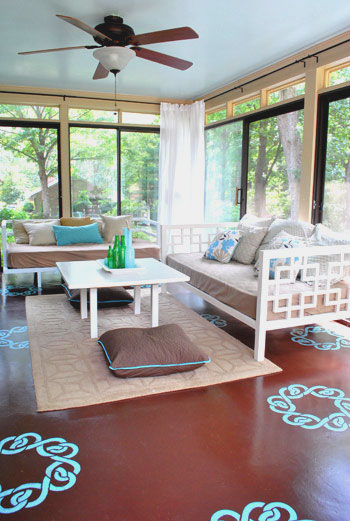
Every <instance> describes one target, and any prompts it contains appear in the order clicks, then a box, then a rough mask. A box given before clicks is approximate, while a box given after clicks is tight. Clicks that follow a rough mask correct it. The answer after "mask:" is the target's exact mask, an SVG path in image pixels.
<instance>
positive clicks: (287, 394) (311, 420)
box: [267, 384, 350, 432]
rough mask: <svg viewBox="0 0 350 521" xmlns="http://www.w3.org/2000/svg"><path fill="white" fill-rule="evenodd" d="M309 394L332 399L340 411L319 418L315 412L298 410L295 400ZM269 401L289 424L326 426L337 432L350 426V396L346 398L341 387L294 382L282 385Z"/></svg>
mask: <svg viewBox="0 0 350 521" xmlns="http://www.w3.org/2000/svg"><path fill="white" fill-rule="evenodd" d="M307 395H312V396H314V397H316V398H320V399H323V400H324V399H327V400H331V401H332V402H333V406H334V407H335V408H336V409H338V411H337V412H333V413H330V414H328V416H326V417H324V418H319V417H318V416H316V415H315V414H310V413H301V412H298V411H297V410H296V406H295V404H294V403H293V400H298V399H300V398H302V397H304V396H307ZM267 402H268V404H269V405H270V409H271V410H272V411H274V412H278V413H279V414H283V417H282V419H283V421H284V422H286V423H288V424H289V425H293V426H297V427H302V428H303V429H310V430H314V429H319V428H320V427H325V428H326V429H329V430H331V431H336V432H342V431H346V430H347V429H348V428H349V427H350V398H346V397H345V394H344V392H343V391H342V390H340V389H335V388H332V387H325V386H324V385H314V386H313V387H306V386H305V385H301V384H293V385H289V386H288V387H282V388H281V389H280V390H279V394H278V395H275V396H270V397H269V398H268V399H267Z"/></svg>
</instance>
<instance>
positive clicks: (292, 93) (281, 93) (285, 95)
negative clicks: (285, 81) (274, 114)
mask: <svg viewBox="0 0 350 521" xmlns="http://www.w3.org/2000/svg"><path fill="white" fill-rule="evenodd" d="M303 94H305V81H302V82H299V83H295V84H294V85H287V86H285V87H282V88H279V89H278V90H273V91H270V92H269V94H268V104H269V105H273V104H274V103H278V102H280V101H286V100H288V99H291V98H295V97H296V96H302V95H303Z"/></svg>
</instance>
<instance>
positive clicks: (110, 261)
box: [107, 246, 113, 269]
mask: <svg viewBox="0 0 350 521" xmlns="http://www.w3.org/2000/svg"><path fill="white" fill-rule="evenodd" d="M107 266H108V268H111V269H112V268H113V250H112V247H111V246H110V247H109V248H108V254H107Z"/></svg>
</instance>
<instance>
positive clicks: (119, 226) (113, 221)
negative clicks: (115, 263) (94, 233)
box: [101, 214, 132, 242]
mask: <svg viewBox="0 0 350 521" xmlns="http://www.w3.org/2000/svg"><path fill="white" fill-rule="evenodd" d="M101 217H102V220H103V224H104V232H103V233H104V238H105V241H106V242H112V241H113V240H114V236H115V235H122V234H123V228H129V229H130V228H131V218H132V216H131V215H118V216H116V217H115V216H113V215H105V214H103V215H101Z"/></svg>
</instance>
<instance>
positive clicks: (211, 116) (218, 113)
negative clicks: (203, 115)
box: [207, 109, 226, 124]
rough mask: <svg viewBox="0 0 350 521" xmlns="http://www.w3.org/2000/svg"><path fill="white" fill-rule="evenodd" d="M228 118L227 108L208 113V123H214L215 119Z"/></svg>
mask: <svg viewBox="0 0 350 521" xmlns="http://www.w3.org/2000/svg"><path fill="white" fill-rule="evenodd" d="M225 118H226V109H221V110H217V111H216V112H211V113H210V114H207V124H208V123H214V122H215V121H221V120H223V119H225Z"/></svg>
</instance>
